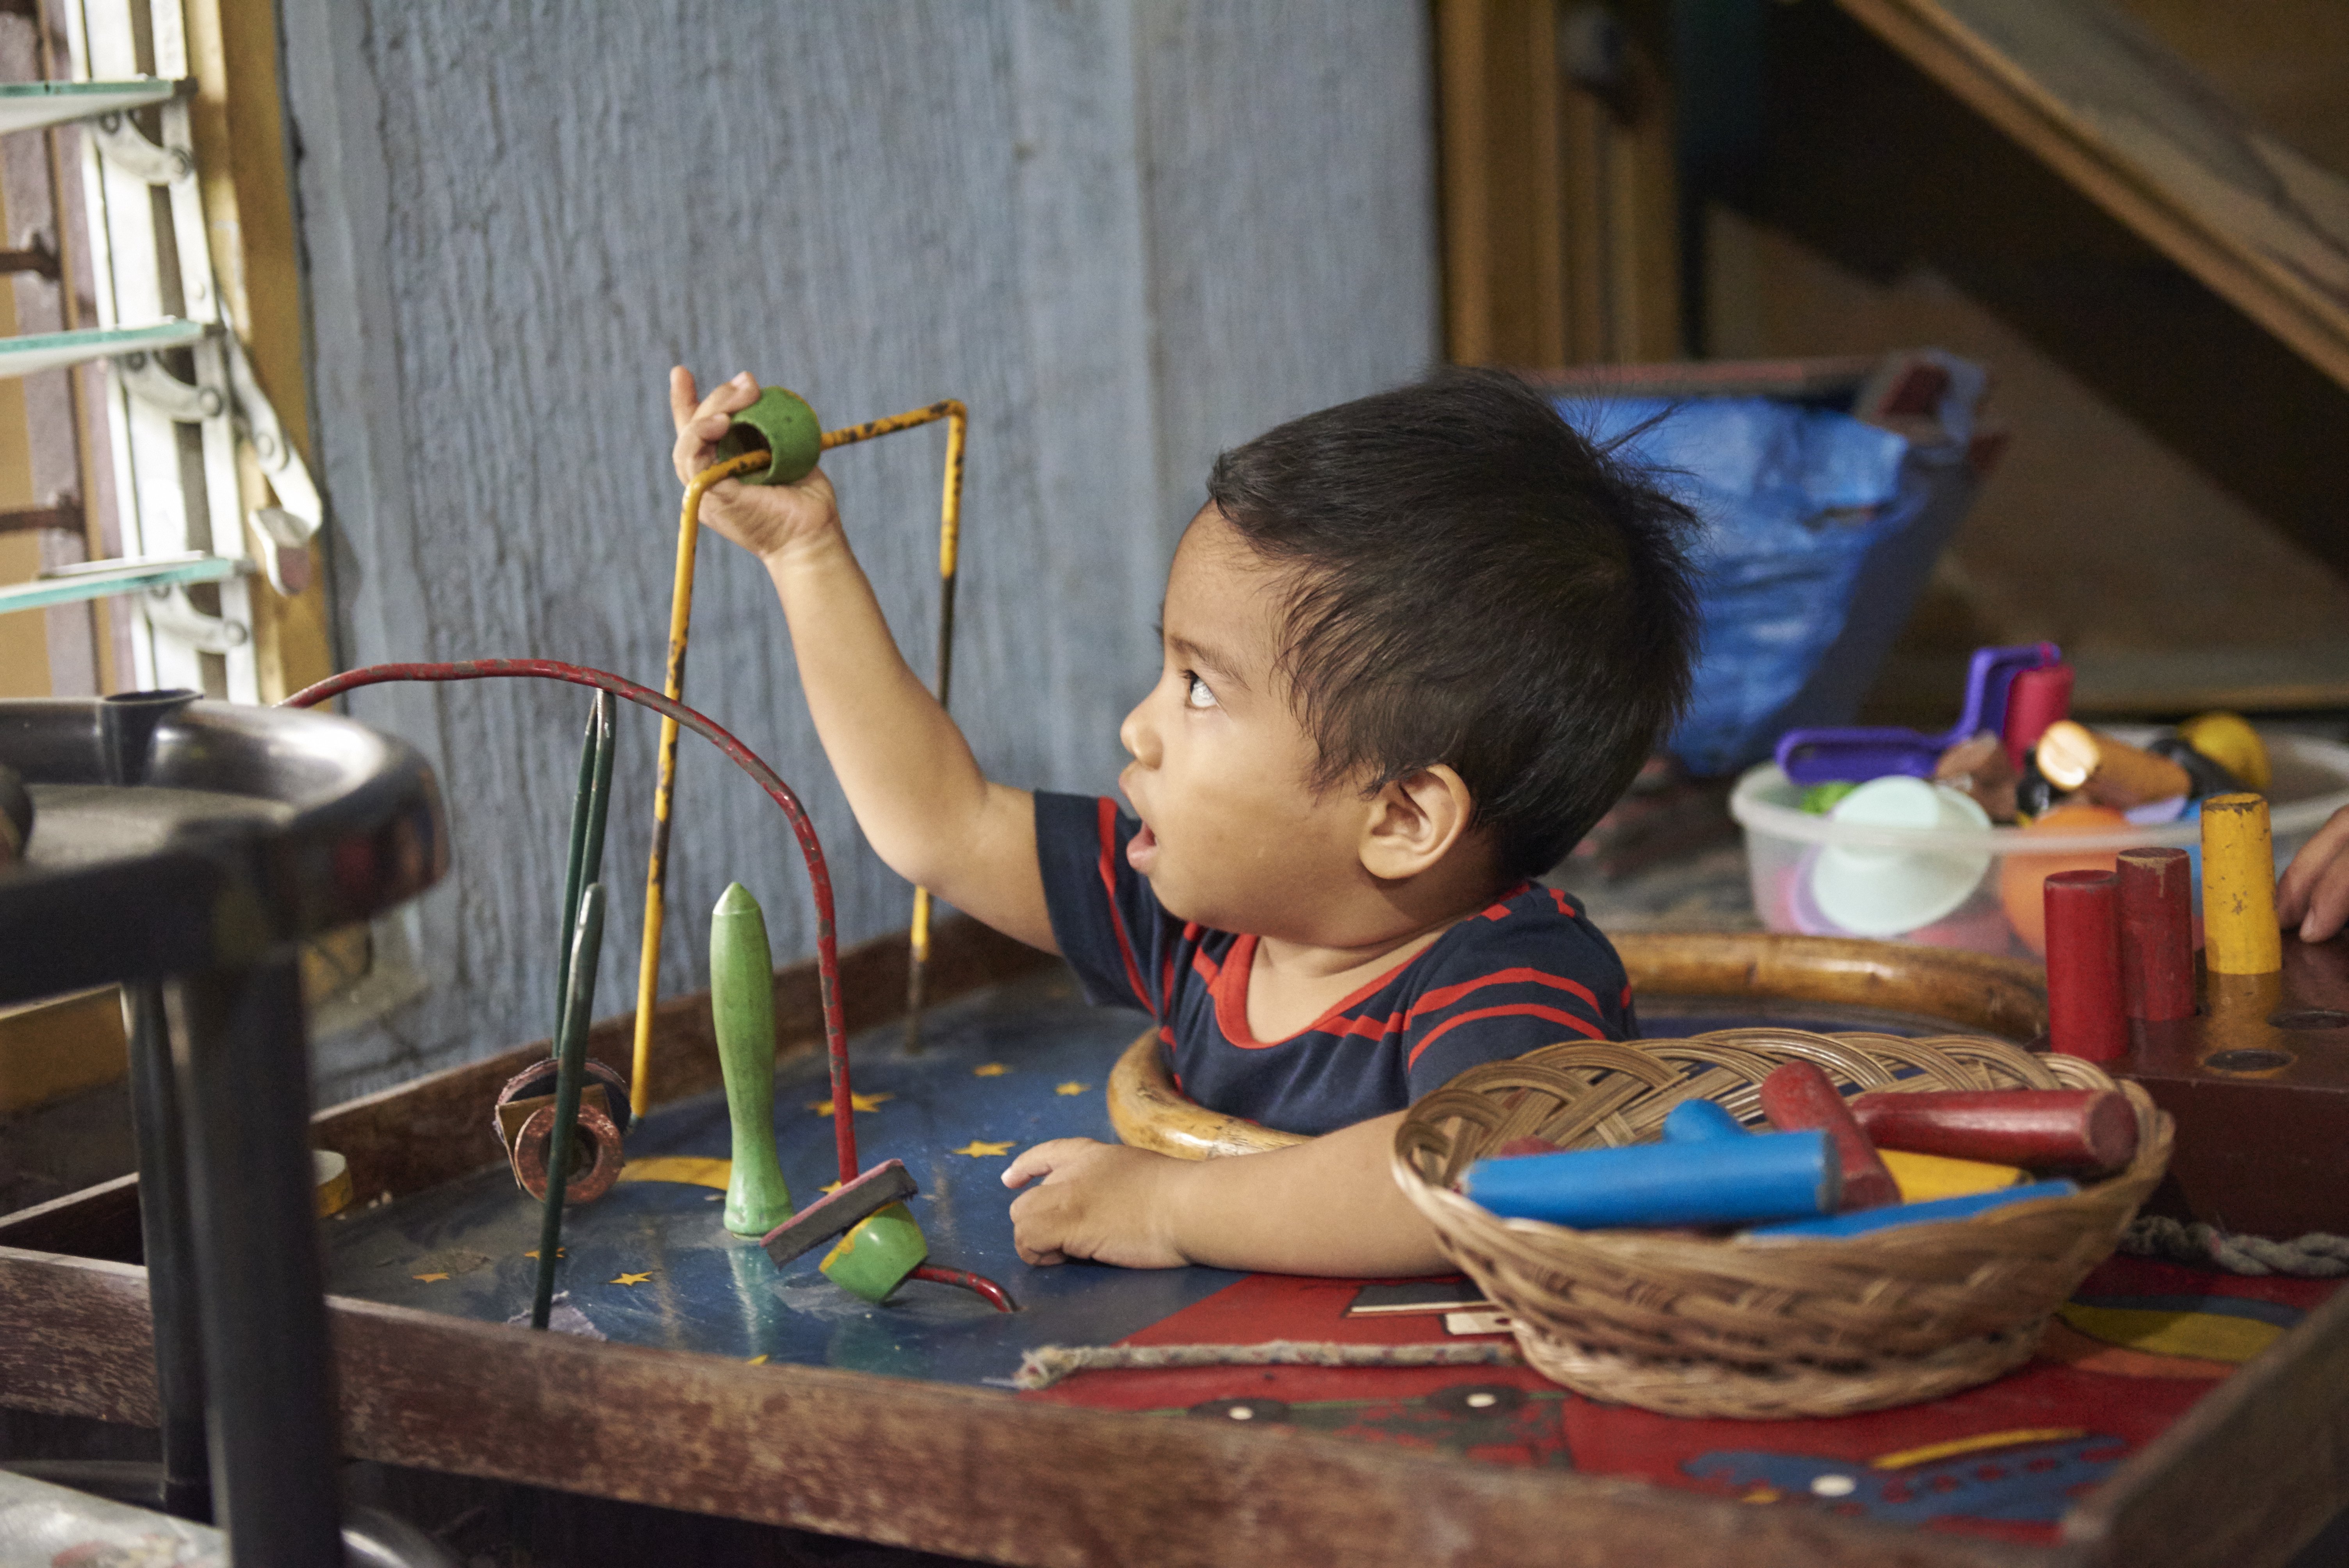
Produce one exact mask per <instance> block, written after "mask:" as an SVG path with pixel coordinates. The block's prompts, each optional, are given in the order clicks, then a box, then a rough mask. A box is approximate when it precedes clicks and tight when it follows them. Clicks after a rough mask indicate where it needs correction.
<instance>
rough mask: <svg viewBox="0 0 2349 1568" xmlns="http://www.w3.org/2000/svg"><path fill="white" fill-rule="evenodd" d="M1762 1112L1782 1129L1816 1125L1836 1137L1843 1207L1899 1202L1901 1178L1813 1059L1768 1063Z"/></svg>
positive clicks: (1805, 1128)
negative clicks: (1894, 1174) (1896, 1177)
mask: <svg viewBox="0 0 2349 1568" xmlns="http://www.w3.org/2000/svg"><path fill="white" fill-rule="evenodd" d="M1762 1114H1763V1115H1764V1116H1766V1117H1768V1118H1769V1119H1770V1125H1771V1126H1773V1127H1775V1128H1776V1129H1777V1130H1779V1131H1781V1132H1811V1131H1818V1132H1824V1133H1826V1135H1827V1136H1828V1137H1829V1138H1831V1139H1833V1140H1835V1146H1836V1156H1837V1161H1839V1162H1840V1163H1841V1164H1842V1166H1843V1203H1842V1205H1841V1206H1842V1207H1843V1208H1846V1209H1873V1208H1875V1207H1877V1206H1878V1204H1881V1203H1898V1202H1900V1184H1899V1182H1897V1181H1894V1180H1893V1179H1892V1172H1891V1171H1889V1170H1887V1169H1886V1168H1885V1164H1884V1161H1883V1159H1882V1158H1881V1157H1880V1156H1879V1155H1878V1153H1877V1152H1876V1145H1874V1144H1873V1143H1870V1142H1869V1141H1868V1134H1867V1133H1865V1132H1862V1131H1861V1130H1859V1123H1858V1122H1857V1121H1855V1120H1853V1119H1852V1114H1851V1108H1850V1107H1848V1106H1847V1105H1846V1104H1845V1103H1844V1099H1843V1096H1842V1095H1840V1094H1838V1093H1837V1091H1836V1086H1835V1085H1834V1084H1833V1083H1832V1082H1830V1081H1829V1080H1828V1078H1827V1075H1826V1074H1825V1073H1823V1072H1821V1071H1820V1070H1819V1069H1818V1068H1816V1067H1815V1066H1813V1065H1812V1064H1811V1063H1809V1062H1806V1061H1792V1062H1781V1063H1779V1064H1778V1066H1777V1067H1776V1068H1773V1069H1772V1071H1771V1073H1770V1076H1769V1077H1768V1078H1764V1079H1763V1080H1762Z"/></svg>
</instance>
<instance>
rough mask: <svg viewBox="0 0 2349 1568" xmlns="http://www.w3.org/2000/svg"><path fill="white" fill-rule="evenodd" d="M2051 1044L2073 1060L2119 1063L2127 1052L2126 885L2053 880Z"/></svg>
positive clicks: (2096, 879)
mask: <svg viewBox="0 0 2349 1568" xmlns="http://www.w3.org/2000/svg"><path fill="white" fill-rule="evenodd" d="M2045 896H2046V900H2047V903H2046V909H2047V1043H2048V1045H2049V1046H2050V1047H2052V1048H2054V1049H2055V1050H2059V1051H2062V1052H2064V1054H2065V1055H2067V1056H2075V1057H2081V1058H2083V1059H2084V1060H2086V1061H2092V1062H2116V1061H2118V1060H2120V1059H2121V1057H2123V1056H2125V1055H2127V1051H2128V1042H2129V1035H2128V1015H2127V1012H2126V1011H2125V1010H2124V1009H2123V1006H2122V1003H2121V947H2120V919H2119V913H2120V879H2119V877H2117V876H2116V875H2115V874H2114V873H2113V872H2096V871H2078V872H2056V873H2055V874H2054V876H2051V877H2049V878H2048V879H2047V884H2046V894H2045Z"/></svg>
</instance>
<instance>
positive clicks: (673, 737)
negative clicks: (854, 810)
mask: <svg viewBox="0 0 2349 1568" xmlns="http://www.w3.org/2000/svg"><path fill="white" fill-rule="evenodd" d="M940 419H944V420H945V421H947V472H946V489H945V495H944V497H943V499H942V500H941V501H940V503H939V509H938V577H939V580H940V584H941V589H940V599H939V610H938V685H937V697H938V705H939V706H940V707H945V706H946V702H947V686H948V683H949V682H950V681H951V680H952V678H953V675H954V589H955V568H956V563H957V553H958V550H959V544H960V537H961V531H962V469H963V443H964V440H965V438H966V434H967V432H968V428H969V425H970V415H969V411H968V409H966V408H965V407H963V406H962V404H961V403H959V402H957V401H956V400H955V399H954V398H951V397H949V398H947V399H945V400H944V401H942V402H937V403H933V404H931V405H930V406H929V407H926V408H916V409H913V410H911V411H910V412H907V413H904V414H894V415H891V416H890V417H889V418H885V419H874V420H870V421H868V422H867V423H865V424H862V425H851V426H849V427H847V428H845V429H839V430H826V431H825V432H824V433H823V441H822V445H823V450H825V451H827V452H828V451H830V450H832V449H833V448H834V447H847V446H854V445H855V444H856V443H857V442H859V441H869V440H872V439H873V438H874V437H876V436H888V435H895V433H896V432H897V431H899V430H911V429H915V428H918V427H920V426H923V425H929V424H935V423H936V422H937V421H938V420H940ZM767 460H768V455H767V454H766V453H765V452H763V451H758V452H745V453H743V454H742V455H741V456H740V457H739V458H729V459H726V461H724V462H722V463H714V464H712V465H711V466H710V467H709V468H706V469H702V470H701V471H700V472H699V473H698V474H696V475H694V476H693V479H692V480H691V481H690V482H689V483H688V484H687V485H686V487H685V501H684V504H683V506H682V507H681V508H680V509H679V511H678V524H677V575H676V581H675V585H674V586H673V588H672V589H671V591H670V595H669V610H668V676H667V680H666V681H665V682H664V683H663V686H662V691H663V693H664V695H666V696H667V697H668V699H669V700H670V701H671V702H682V701H684V700H685V651H686V644H687V640H688V634H689V633H690V631H691V628H692V624H693V562H694V553H695V546H696V544H698V542H699V541H700V537H701V498H702V497H703V495H705V494H706V493H708V491H709V488H710V487H711V486H712V485H715V484H717V483H718V482H719V480H729V479H732V478H734V477H735V476H736V475H738V474H745V473H749V472H750V471H751V470H752V469H761V468H764V467H766V465H767ZM677 736H678V727H677V721H676V720H675V719H671V718H664V719H662V720H661V732H660V779H659V781H658V783H657V785H656V786H655V788H654V790H653V848H652V854H651V856H650V857H649V858H648V860H647V863H646V866H645V924H644V936H643V942H642V946H641V947H640V949H639V950H638V953H637V955H636V1049H635V1057H634V1060H633V1062H632V1064H631V1071H630V1073H629V1079H628V1099H629V1100H630V1102H631V1103H632V1104H634V1105H635V1106H636V1109H637V1110H638V1111H639V1112H641V1111H644V1110H647V1109H651V1106H652V1095H651V1090H652V1043H653V1004H654V1002H655V1001H656V1000H657V998H658V996H659V995H660V939H661V923H662V914H663V898H664V894H665V892H666V889H667V881H668V833H669V807H670V804H671V802H672V801H673V800H674V799H675V798H676V794H677ZM912 947H913V952H912V964H911V965H910V973H909V975H908V977H907V981H906V996H907V1006H908V1010H909V1013H910V1015H911V1016H910V1019H909V1022H908V1024H907V1033H908V1035H909V1037H910V1036H911V1034H912V1032H913V1030H914V1029H915V1028H916V1026H918V1023H919V1020H920V1014H921V1002H922V992H923V987H924V978H925V975H926V972H927V969H928V965H929V958H930V894H929V890H928V889H927V888H920V887H917V888H916V889H915V890H914V932H913V944H912Z"/></svg>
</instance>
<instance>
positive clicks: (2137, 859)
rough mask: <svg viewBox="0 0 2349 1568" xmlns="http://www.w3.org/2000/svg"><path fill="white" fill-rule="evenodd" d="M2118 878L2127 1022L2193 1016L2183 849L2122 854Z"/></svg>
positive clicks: (2190, 920)
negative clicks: (2129, 1020)
mask: <svg viewBox="0 0 2349 1568" xmlns="http://www.w3.org/2000/svg"><path fill="white" fill-rule="evenodd" d="M2113 869H2114V873H2115V874H2116V875H2117V876H2118V877H2119V878H2120V931H2121V995H2122V998H2123V1000H2124V1002H2125V1003H2126V1005H2127V1008H2128V1016H2130V1017H2132V1018H2143V1019H2145V1020H2146V1021H2147V1022H2148V1023H2160V1022H2162V1021H2164V1020H2166V1019H2170V1018H2190V1017H2192V1016H2194V913H2193V897H2194V893H2193V888H2192V886H2191V884H2190V882H2189V875H2190V872H2191V869H2192V868H2191V862H2190V861H2189V859H2188V856H2187V853H2186V851H2184V850H2123V851H2121V853H2120V856H2119V859H2118V861H2117V862H2116V865H2115V866H2114V868H2113Z"/></svg>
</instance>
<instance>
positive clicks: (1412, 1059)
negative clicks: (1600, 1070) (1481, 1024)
mask: <svg viewBox="0 0 2349 1568" xmlns="http://www.w3.org/2000/svg"><path fill="white" fill-rule="evenodd" d="M1508 1017H1524V1018H1547V1019H1548V1020H1549V1021H1550V1022H1551V1023H1553V1024H1563V1025H1565V1026H1567V1027H1568V1028H1569V1029H1572V1030H1573V1031H1574V1032H1575V1033H1576V1034H1578V1035H1581V1036H1583V1037H1586V1038H1588V1039H1593V1040H1603V1039H1605V1038H1606V1037H1607V1031H1606V1030H1604V1029H1602V1028H1600V1027H1599V1026H1597V1025H1596V1024H1593V1023H1590V1022H1589V1021H1588V1020H1587V1019H1583V1018H1578V1017H1576V1016H1574V1015H1573V1014H1571V1013H1565V1012H1560V1011H1559V1010H1558V1009H1557V1008H1556V1007H1545V1006H1541V1005H1540V1004H1539V1003H1537V1002H1513V1003H1511V1004H1510V1005H1509V1006H1506V1007H1482V1008H1479V1009H1477V1010H1476V1011H1475V1012H1474V1013H1463V1014H1461V1015H1460V1016H1458V1017H1456V1018H1446V1019H1444V1022H1442V1023H1440V1024H1438V1025H1436V1026H1435V1027H1433V1028H1432V1029H1430V1030H1428V1031H1427V1035H1426V1037H1425V1038H1423V1039H1422V1040H1421V1041H1420V1042H1419V1044H1417V1045H1415V1046H1413V1047H1412V1048H1411V1055H1410V1056H1409V1057H1405V1058H1404V1059H1403V1064H1402V1065H1403V1067H1404V1068H1406V1069H1408V1068H1413V1067H1416V1066H1418V1065H1419V1054H1420V1053H1421V1052H1422V1051H1423V1050H1425V1049H1427V1047H1430V1046H1432V1045H1433V1044H1435V1042H1436V1041H1438V1040H1440V1039H1442V1038H1443V1037H1444V1036H1445V1035H1446V1034H1448V1033H1449V1032H1451V1031H1452V1030H1454V1029H1456V1028H1458V1027H1459V1026H1461V1025H1463V1024H1473V1023H1475V1021H1476V1020H1477V1019H1479V1018H1508Z"/></svg>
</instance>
